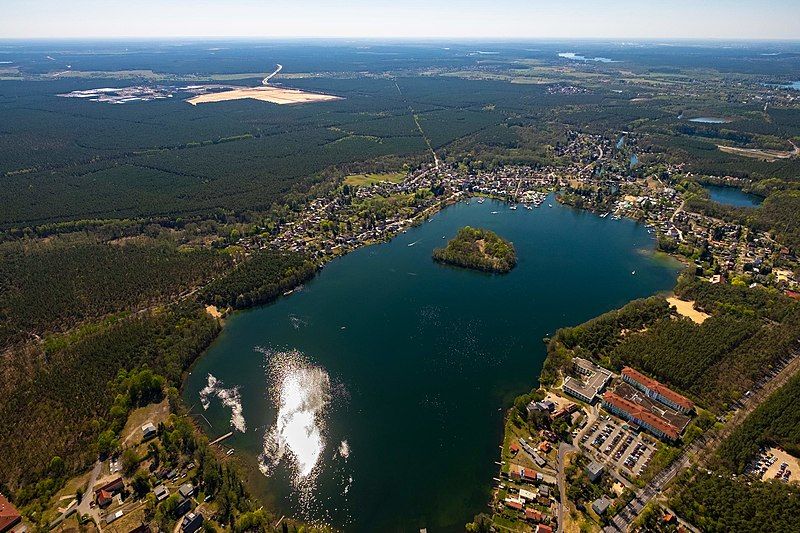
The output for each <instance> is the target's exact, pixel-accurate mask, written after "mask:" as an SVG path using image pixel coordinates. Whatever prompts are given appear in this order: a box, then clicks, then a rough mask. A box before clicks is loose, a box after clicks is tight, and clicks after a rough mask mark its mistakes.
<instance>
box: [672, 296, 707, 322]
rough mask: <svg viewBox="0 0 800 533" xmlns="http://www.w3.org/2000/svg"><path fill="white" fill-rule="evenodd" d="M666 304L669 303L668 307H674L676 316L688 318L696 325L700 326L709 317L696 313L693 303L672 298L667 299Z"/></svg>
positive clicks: (702, 313)
mask: <svg viewBox="0 0 800 533" xmlns="http://www.w3.org/2000/svg"><path fill="white" fill-rule="evenodd" d="M667 302H668V303H669V305H672V306H675V308H676V309H677V310H678V314H680V315H683V316H688V317H689V318H691V319H692V320H693V321H694V322H696V323H697V324H702V323H703V322H705V321H706V319H707V318H709V317H710V316H711V315H709V314H706V313H704V312H702V311H698V310H697V309H695V308H694V302H692V301H688V302H687V301H684V300H679V299H677V298H676V297H674V296H672V297H670V298H667Z"/></svg>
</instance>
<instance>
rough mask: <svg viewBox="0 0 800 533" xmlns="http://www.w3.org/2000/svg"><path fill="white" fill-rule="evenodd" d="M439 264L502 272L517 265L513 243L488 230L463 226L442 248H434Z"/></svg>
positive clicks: (435, 257) (434, 255)
mask: <svg viewBox="0 0 800 533" xmlns="http://www.w3.org/2000/svg"><path fill="white" fill-rule="evenodd" d="M433 259H434V260H435V261H439V262H441V263H447V264H449V265H455V266H460V267H464V268H472V269H475V270H483V271H484V272H497V273H500V274H505V273H507V272H510V271H511V269H512V268H514V266H516V264H517V252H516V251H515V250H514V245H513V244H511V243H510V242H508V241H506V240H505V239H503V238H501V237H500V236H499V235H497V234H496V233H494V232H493V231H489V230H488V229H481V228H472V227H470V226H465V227H463V228H461V229H460V230H458V234H457V235H456V236H455V237H454V238H453V239H452V240H451V241H450V242H448V243H447V246H445V247H444V248H436V249H435V250H434V251H433Z"/></svg>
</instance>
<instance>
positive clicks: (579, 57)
mask: <svg viewBox="0 0 800 533" xmlns="http://www.w3.org/2000/svg"><path fill="white" fill-rule="evenodd" d="M558 57H560V58H562V59H569V60H571V61H594V62H597V63H618V61H614V60H613V59H610V58H608V57H586V56H582V55H580V54H576V53H575V52H561V53H560V54H558Z"/></svg>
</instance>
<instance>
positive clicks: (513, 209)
mask: <svg viewBox="0 0 800 533" xmlns="http://www.w3.org/2000/svg"><path fill="white" fill-rule="evenodd" d="M509 209H511V210H512V211H516V210H517V206H515V205H512V206H511V207H509Z"/></svg>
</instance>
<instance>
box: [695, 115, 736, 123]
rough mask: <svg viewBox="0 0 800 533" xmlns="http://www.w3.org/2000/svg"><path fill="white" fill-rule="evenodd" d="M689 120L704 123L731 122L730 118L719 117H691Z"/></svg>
mask: <svg viewBox="0 0 800 533" xmlns="http://www.w3.org/2000/svg"><path fill="white" fill-rule="evenodd" d="M689 122H702V123H704V124H727V123H729V122H730V120H728V119H726V118H718V117H697V118H690V119H689Z"/></svg>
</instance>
